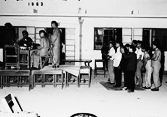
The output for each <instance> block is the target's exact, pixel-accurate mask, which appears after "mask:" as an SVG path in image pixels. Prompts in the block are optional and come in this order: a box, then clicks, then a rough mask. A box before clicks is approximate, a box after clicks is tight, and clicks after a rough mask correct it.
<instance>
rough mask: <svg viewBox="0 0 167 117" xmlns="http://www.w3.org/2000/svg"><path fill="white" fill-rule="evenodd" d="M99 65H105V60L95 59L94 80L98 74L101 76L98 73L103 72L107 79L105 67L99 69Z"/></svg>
mask: <svg viewBox="0 0 167 117" xmlns="http://www.w3.org/2000/svg"><path fill="white" fill-rule="evenodd" d="M97 63H102V65H104V60H102V59H95V68H94V78H95V77H96V76H97V74H99V73H97V72H98V71H103V72H104V77H105V74H106V70H105V66H102V67H98V66H97Z"/></svg>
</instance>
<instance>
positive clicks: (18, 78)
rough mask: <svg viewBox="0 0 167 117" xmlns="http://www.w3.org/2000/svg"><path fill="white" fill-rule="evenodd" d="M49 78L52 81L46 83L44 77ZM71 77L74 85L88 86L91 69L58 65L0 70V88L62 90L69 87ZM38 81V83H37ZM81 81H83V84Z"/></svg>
mask: <svg viewBox="0 0 167 117" xmlns="http://www.w3.org/2000/svg"><path fill="white" fill-rule="evenodd" d="M48 75H49V76H51V78H52V80H51V81H49V82H48V81H47V77H46V76H48ZM82 75H88V77H86V78H85V77H84V79H83V78H82V77H81V76H82ZM71 76H74V77H75V79H74V80H73V81H72V82H74V81H76V83H75V84H76V85H77V86H78V87H80V85H88V86H89V87H90V84H91V67H89V66H75V65H60V66H59V67H58V68H53V67H52V66H45V67H44V68H43V69H41V70H0V87H1V88H3V87H9V86H17V87H22V86H29V90H30V89H33V88H34V87H35V86H36V85H41V86H42V87H45V85H53V86H54V87H56V86H57V85H61V86H62V89H63V88H64V86H66V87H68V86H69V85H70V82H71V81H70V80H71ZM39 77H40V78H39ZM39 79H40V82H39ZM81 81H84V83H83V82H82V83H81Z"/></svg>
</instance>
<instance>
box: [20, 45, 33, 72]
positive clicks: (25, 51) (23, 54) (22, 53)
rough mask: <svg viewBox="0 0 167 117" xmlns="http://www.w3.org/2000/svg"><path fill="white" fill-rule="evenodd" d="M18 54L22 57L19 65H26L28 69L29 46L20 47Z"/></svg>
mask: <svg viewBox="0 0 167 117" xmlns="http://www.w3.org/2000/svg"><path fill="white" fill-rule="evenodd" d="M20 56H21V57H22V59H23V61H21V60H20V65H21V66H26V68H27V69H29V68H30V67H31V58H30V56H31V55H30V48H28V49H20Z"/></svg>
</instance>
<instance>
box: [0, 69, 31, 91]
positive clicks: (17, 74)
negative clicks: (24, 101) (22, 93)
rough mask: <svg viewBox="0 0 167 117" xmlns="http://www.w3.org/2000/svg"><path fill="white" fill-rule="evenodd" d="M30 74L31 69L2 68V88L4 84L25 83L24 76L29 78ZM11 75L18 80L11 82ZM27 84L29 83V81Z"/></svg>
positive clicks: (0, 76)
mask: <svg viewBox="0 0 167 117" xmlns="http://www.w3.org/2000/svg"><path fill="white" fill-rule="evenodd" d="M29 76H30V70H0V81H1V84H0V85H1V88H3V86H10V85H11V84H13V85H17V86H18V87H20V86H22V85H23V82H22V81H23V79H22V78H23V77H27V78H29ZM10 77H14V79H15V80H16V81H17V82H15V83H10ZM5 81H6V82H5ZM27 85H29V83H28V84H27Z"/></svg>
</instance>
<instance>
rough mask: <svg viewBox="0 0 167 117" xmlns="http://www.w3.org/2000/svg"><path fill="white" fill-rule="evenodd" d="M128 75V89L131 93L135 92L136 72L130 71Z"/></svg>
mask: <svg viewBox="0 0 167 117" xmlns="http://www.w3.org/2000/svg"><path fill="white" fill-rule="evenodd" d="M127 73H128V86H127V88H128V90H129V91H130V92H133V91H134V89H135V80H134V78H135V72H134V71H128V72H127Z"/></svg>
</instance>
